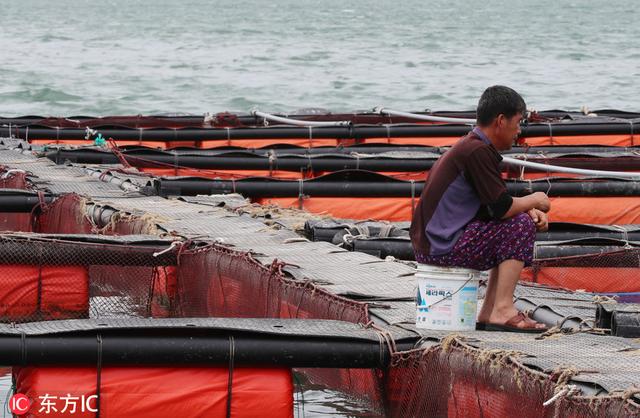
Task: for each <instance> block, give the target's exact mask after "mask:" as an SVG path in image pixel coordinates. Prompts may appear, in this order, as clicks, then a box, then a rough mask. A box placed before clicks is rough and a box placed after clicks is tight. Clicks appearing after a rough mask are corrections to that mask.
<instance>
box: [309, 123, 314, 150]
mask: <svg viewBox="0 0 640 418" xmlns="http://www.w3.org/2000/svg"><path fill="white" fill-rule="evenodd" d="M309 148H313V127H312V126H309Z"/></svg>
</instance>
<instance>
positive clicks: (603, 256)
mask: <svg viewBox="0 0 640 418" xmlns="http://www.w3.org/2000/svg"><path fill="white" fill-rule="evenodd" d="M638 268H640V249H639V248H622V249H620V250H615V251H606V252H601V253H597V254H590V255H578V256H570V257H556V258H548V259H536V260H535V261H534V262H533V264H532V265H531V267H528V268H526V269H525V270H524V271H523V272H522V275H521V279H522V280H525V281H530V282H534V283H539V284H544V285H548V286H553V287H561V288H566V289H571V290H585V291H588V292H596V293H627V292H640V276H638Z"/></svg>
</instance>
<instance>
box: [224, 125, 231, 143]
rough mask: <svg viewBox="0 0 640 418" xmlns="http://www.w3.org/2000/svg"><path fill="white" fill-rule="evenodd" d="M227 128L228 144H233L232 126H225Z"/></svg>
mask: <svg viewBox="0 0 640 418" xmlns="http://www.w3.org/2000/svg"><path fill="white" fill-rule="evenodd" d="M224 129H226V130H227V146H229V147H230V146H231V128H229V127H228V126H227V127H226V128H224Z"/></svg>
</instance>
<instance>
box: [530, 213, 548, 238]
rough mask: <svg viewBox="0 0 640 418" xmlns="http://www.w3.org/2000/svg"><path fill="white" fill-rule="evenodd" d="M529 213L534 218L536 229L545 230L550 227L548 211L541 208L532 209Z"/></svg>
mask: <svg viewBox="0 0 640 418" xmlns="http://www.w3.org/2000/svg"><path fill="white" fill-rule="evenodd" d="M527 214H528V215H529V216H530V217H531V219H533V223H534V224H536V230H538V231H539V232H545V231H547V230H548V229H549V218H548V217H547V214H546V213H544V212H543V211H541V210H539V209H531V210H530V211H528V212H527Z"/></svg>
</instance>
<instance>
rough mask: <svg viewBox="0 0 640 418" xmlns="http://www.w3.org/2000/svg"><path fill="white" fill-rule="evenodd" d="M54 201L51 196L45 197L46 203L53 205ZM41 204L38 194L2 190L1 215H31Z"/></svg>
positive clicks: (0, 199) (0, 196)
mask: <svg viewBox="0 0 640 418" xmlns="http://www.w3.org/2000/svg"><path fill="white" fill-rule="evenodd" d="M54 199H55V197H54V196H52V195H50V194H46V195H44V202H45V203H51V202H53V200H54ZM39 204H40V198H39V197H38V195H37V194H36V193H33V192H29V191H25V190H13V189H1V190H0V213H30V212H31V211H33V209H34V208H35V207H36V206H37V205H39Z"/></svg>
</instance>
